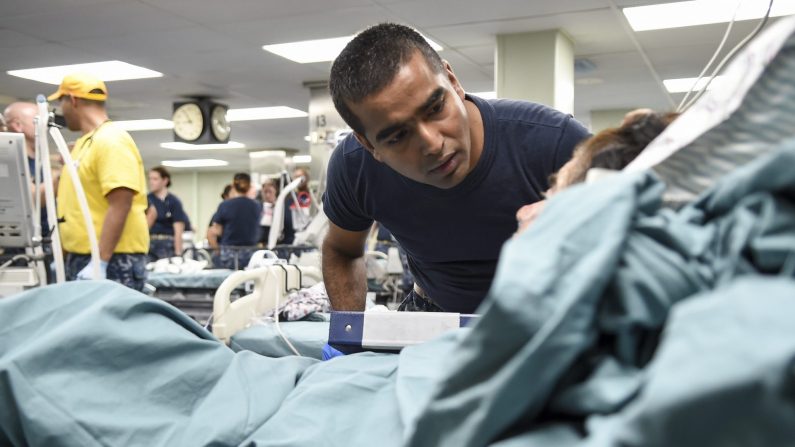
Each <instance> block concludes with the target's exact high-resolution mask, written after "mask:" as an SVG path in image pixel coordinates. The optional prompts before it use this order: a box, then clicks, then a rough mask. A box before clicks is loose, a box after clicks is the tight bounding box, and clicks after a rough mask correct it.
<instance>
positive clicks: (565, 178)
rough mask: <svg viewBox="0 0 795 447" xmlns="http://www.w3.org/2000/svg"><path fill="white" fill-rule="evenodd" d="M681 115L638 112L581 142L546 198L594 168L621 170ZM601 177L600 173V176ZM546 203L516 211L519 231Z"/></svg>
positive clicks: (550, 180)
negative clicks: (615, 125)
mask: <svg viewBox="0 0 795 447" xmlns="http://www.w3.org/2000/svg"><path fill="white" fill-rule="evenodd" d="M678 116H679V114H678V113H655V112H654V111H653V110H651V109H637V110H634V111H632V112H630V113H628V114H627V115H626V116H625V117H624V120H623V121H622V123H621V125H620V126H618V127H615V128H609V129H605V130H603V131H601V132H599V133H598V134H596V135H594V136H592V137H591V138H588V139H587V140H585V141H583V142H581V143H580V144H579V145H577V147H576V148H575V150H574V155H573V156H572V158H571V160H569V161H568V163H566V164H565V165H563V167H561V168H560V170H559V171H558V172H557V173H556V174H554V175H552V177H551V178H550V179H549V184H550V188H549V190H547V192H546V194H545V195H546V196H547V197H550V196H552V195H553V194H555V193H556V192H558V191H561V190H563V189H565V188H568V187H569V186H571V185H574V184H577V183H582V182H584V181H585V180H586V178H587V177H588V175H589V171H590V172H594V171H591V170H592V169H594V170H603V171H600V172H602V173H603V172H605V171H620V170H622V169H624V168H625V167H626V166H627V165H628V164H629V163H630V162H631V161H632V160H634V159H635V157H637V156H638V155H639V154H640V153H641V152H642V151H643V149H645V148H646V146H648V145H649V143H651V142H652V140H654V139H655V138H656V137H657V135H659V134H661V133H662V131H663V130H665V128H666V127H668V125H669V124H671V122H673V120H675V119H676V118H677V117H678ZM597 175H598V174H597ZM545 204H546V201H543V200H542V201H540V202H536V203H533V204H530V205H525V206H523V207H522V208H520V209H519V211H517V212H516V220H517V222H518V225H519V228H518V230H517V234H519V233H521V232H523V231H524V230H525V229H527V227H528V226H529V225H530V223H532V222H533V220H535V218H536V217H537V216H538V214H539V213H540V212H541V211H542V210H543V209H544V205H545Z"/></svg>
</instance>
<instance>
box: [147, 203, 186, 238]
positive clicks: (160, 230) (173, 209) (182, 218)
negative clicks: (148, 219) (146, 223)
mask: <svg viewBox="0 0 795 447" xmlns="http://www.w3.org/2000/svg"><path fill="white" fill-rule="evenodd" d="M146 199H147V200H148V201H149V206H153V207H155V210H157V219H156V220H155V223H154V225H152V228H150V229H149V234H167V235H171V236H173V235H174V222H183V223H184V224H185V230H189V229H190V219H188V214H187V213H185V210H184V209H183V208H182V202H181V201H180V200H179V199H178V198H177V196H175V195H174V194H170V193H169V194H167V195H166V198H165V199H164V200H160V198H159V197H157V196H156V195H155V193H153V192H150V193H149V194H147V196H146Z"/></svg>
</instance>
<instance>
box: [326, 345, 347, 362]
mask: <svg viewBox="0 0 795 447" xmlns="http://www.w3.org/2000/svg"><path fill="white" fill-rule="evenodd" d="M322 353H323V361H326V360H331V359H333V358H334V357H341V356H343V355H345V353H343V352H341V351H338V350H336V349H334V348H332V347H331V345H329V344H328V343H326V344H325V345H324V346H323V351H322Z"/></svg>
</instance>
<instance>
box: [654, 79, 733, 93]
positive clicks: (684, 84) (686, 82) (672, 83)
mask: <svg viewBox="0 0 795 447" xmlns="http://www.w3.org/2000/svg"><path fill="white" fill-rule="evenodd" d="M696 79H697V78H680V79H666V80H664V81H663V84H665V88H666V89H668V92H669V93H686V92H689V91H690V88H691V87H693V83H694V82H696ZM708 79H709V78H701V80H700V81H698V85H697V86H696V88H694V89H693V91H699V90H702V89H703V88H704V84H706V83H707V80H708ZM724 81H725V78H724V77H723V76H716V77H715V79H713V80H712V82H711V83H710V84H709V87H708V88H707V90H712V89H713V88H715V87H717V86H719V85H721V83H723V82H724Z"/></svg>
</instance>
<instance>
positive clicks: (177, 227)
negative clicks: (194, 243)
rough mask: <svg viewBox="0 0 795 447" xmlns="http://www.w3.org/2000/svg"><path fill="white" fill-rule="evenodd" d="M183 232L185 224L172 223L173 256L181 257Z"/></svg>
mask: <svg viewBox="0 0 795 447" xmlns="http://www.w3.org/2000/svg"><path fill="white" fill-rule="evenodd" d="M184 232H185V222H174V254H175V255H176V256H182V233H184Z"/></svg>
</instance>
